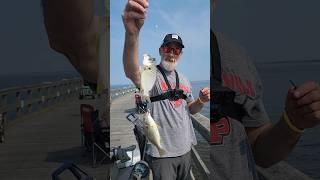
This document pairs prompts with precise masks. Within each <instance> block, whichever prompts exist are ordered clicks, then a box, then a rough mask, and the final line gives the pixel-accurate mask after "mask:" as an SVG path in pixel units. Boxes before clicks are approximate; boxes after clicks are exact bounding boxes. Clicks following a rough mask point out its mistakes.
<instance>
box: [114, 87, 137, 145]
mask: <svg viewBox="0 0 320 180" xmlns="http://www.w3.org/2000/svg"><path fill="white" fill-rule="evenodd" d="M134 108H135V102H134V94H133V93H129V94H126V95H125V96H121V97H118V98H116V99H114V100H113V101H112V102H111V108H110V144H111V147H118V146H121V147H127V146H131V145H136V147H137V149H138V143H137V141H136V139H135V136H134V134H133V128H134V126H133V124H132V123H131V122H129V121H128V120H127V119H126V116H127V115H128V114H129V113H130V112H133V111H134Z"/></svg>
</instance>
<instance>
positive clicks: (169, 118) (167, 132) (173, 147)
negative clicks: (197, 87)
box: [146, 70, 197, 157]
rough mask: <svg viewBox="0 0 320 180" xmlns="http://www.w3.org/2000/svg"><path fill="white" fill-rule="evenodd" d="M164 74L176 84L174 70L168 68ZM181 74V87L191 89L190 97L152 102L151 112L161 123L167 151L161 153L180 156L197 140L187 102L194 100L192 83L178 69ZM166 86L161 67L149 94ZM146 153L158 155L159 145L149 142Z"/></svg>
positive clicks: (188, 90) (160, 91)
mask: <svg viewBox="0 0 320 180" xmlns="http://www.w3.org/2000/svg"><path fill="white" fill-rule="evenodd" d="M164 71H165V70H164ZM165 74H166V75H167V78H168V81H169V82H170V85H171V88H175V86H176V76H175V73H174V72H168V71H165ZM178 76H179V82H180V85H179V87H180V89H182V90H183V91H185V92H187V93H188V98H187V100H182V99H179V100H177V101H169V100H168V99H166V100H162V101H156V102H153V103H151V116H152V117H153V119H154V120H155V122H156V123H157V124H158V125H159V126H160V128H159V133H160V137H161V145H162V147H163V148H164V149H165V151H166V154H165V155H164V156H162V157H176V156H181V155H183V154H185V153H187V152H189V151H190V150H191V147H192V145H196V144H197V141H196V137H195V133H194V130H193V125H192V122H191V117H190V113H189V108H188V105H187V102H191V101H193V100H194V98H193V96H192V91H191V85H190V82H189V81H188V80H187V79H186V78H185V77H184V76H183V75H182V74H181V73H178ZM167 90H168V86H167V84H166V82H165V80H164V78H163V76H162V74H161V73H160V71H159V70H157V78H156V81H155V84H154V86H153V88H152V89H151V90H150V96H156V95H159V94H162V93H163V92H166V91H167ZM146 153H147V154H149V155H151V156H153V157H159V152H158V150H157V148H156V147H155V146H154V145H153V144H151V143H150V142H149V143H148V145H147V149H146Z"/></svg>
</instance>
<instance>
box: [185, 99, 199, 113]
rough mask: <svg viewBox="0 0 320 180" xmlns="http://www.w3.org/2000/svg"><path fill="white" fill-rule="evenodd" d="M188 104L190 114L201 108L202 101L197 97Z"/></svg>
mask: <svg viewBox="0 0 320 180" xmlns="http://www.w3.org/2000/svg"><path fill="white" fill-rule="evenodd" d="M188 106H189V112H190V114H196V113H198V112H200V111H201V110H202V108H203V103H202V102H200V101H199V98H198V99H197V100H195V101H193V102H191V103H190V104H189V105H188Z"/></svg>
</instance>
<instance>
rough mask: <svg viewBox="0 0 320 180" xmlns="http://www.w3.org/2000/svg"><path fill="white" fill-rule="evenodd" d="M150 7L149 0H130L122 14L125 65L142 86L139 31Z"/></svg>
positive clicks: (133, 79)
mask: <svg viewBox="0 0 320 180" xmlns="http://www.w3.org/2000/svg"><path fill="white" fill-rule="evenodd" d="M147 8H148V1H147V0H129V1H128V3H127V5H126V7H125V9H124V11H123V14H122V21H123V24H124V27H125V30H126V33H125V42H124V49H123V67H124V71H125V74H126V76H127V77H128V78H129V79H131V80H132V82H133V83H134V84H135V85H136V86H137V87H140V71H139V57H138V48H139V32H140V29H141V27H142V26H143V23H144V19H145V17H146V12H147Z"/></svg>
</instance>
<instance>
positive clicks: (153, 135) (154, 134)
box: [144, 112, 166, 156]
mask: <svg viewBox="0 0 320 180" xmlns="http://www.w3.org/2000/svg"><path fill="white" fill-rule="evenodd" d="M144 133H145V135H146V136H147V138H148V139H149V141H150V142H151V143H152V144H154V145H155V146H156V147H157V149H158V151H159V154H160V156H163V155H164V154H165V153H166V152H165V150H164V149H163V148H162V146H161V143H160V134H159V130H158V126H157V124H156V122H155V121H154V120H153V118H152V117H151V115H150V113H149V112H146V113H145V114H144Z"/></svg>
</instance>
